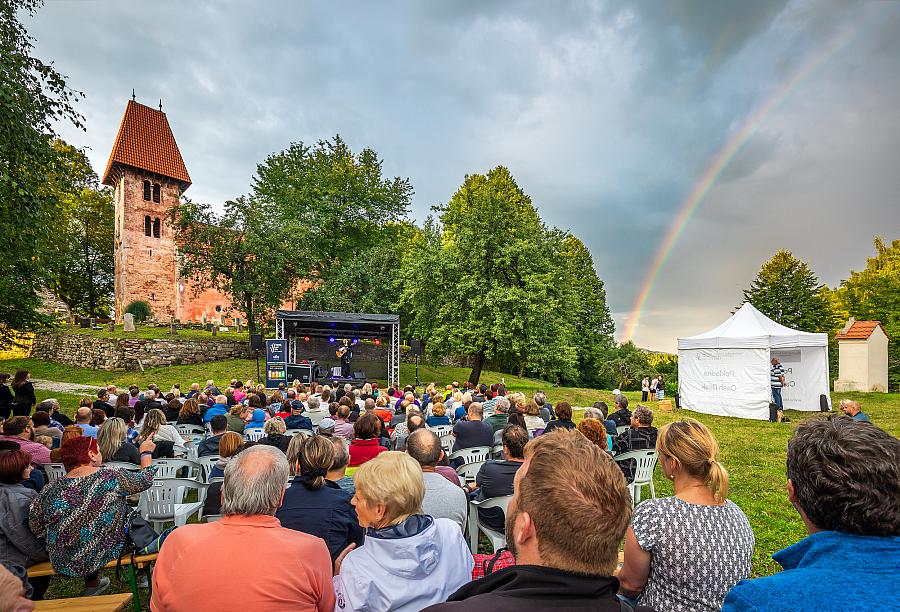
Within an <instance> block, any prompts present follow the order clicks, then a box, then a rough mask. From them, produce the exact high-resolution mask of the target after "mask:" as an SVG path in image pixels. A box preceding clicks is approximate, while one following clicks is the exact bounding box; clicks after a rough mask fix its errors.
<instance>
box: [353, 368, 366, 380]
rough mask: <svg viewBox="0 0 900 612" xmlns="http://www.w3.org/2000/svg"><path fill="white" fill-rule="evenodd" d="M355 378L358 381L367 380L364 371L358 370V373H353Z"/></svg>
mask: <svg viewBox="0 0 900 612" xmlns="http://www.w3.org/2000/svg"><path fill="white" fill-rule="evenodd" d="M353 378H355V379H356V380H365V379H366V373H365V372H363V371H362V370H357V371H356V372H354V373H353Z"/></svg>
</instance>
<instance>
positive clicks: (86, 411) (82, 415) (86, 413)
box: [75, 407, 93, 423]
mask: <svg viewBox="0 0 900 612" xmlns="http://www.w3.org/2000/svg"><path fill="white" fill-rule="evenodd" d="M92 416H93V413H92V411H91V409H90V408H87V407H83V408H79V409H78V411H77V412H75V422H76V423H90V422H91V417H92Z"/></svg>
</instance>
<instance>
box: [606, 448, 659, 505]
mask: <svg viewBox="0 0 900 612" xmlns="http://www.w3.org/2000/svg"><path fill="white" fill-rule="evenodd" d="M613 459H615V461H616V463H622V462H623V461H628V460H629V459H633V460H634V462H635V466H634V480H632V481H631V482H630V483H628V491H629V492H630V493H631V500H632V502H633V503H634V505H635V506H637V505H638V504H639V503H641V489H642V488H643V487H646V486H648V485H649V486H650V497H651V498H653V499H656V487H655V486H654V485H653V470H654V468H656V451H655V450H633V451H629V452H627V453H622V454H620V455H616V456H615V457H613Z"/></svg>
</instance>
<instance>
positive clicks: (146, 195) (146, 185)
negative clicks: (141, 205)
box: [144, 181, 150, 202]
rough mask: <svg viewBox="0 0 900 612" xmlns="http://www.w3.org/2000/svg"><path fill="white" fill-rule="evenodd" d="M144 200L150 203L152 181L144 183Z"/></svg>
mask: <svg viewBox="0 0 900 612" xmlns="http://www.w3.org/2000/svg"><path fill="white" fill-rule="evenodd" d="M144 199H145V200H147V201H148V202H149V201H150V181H144Z"/></svg>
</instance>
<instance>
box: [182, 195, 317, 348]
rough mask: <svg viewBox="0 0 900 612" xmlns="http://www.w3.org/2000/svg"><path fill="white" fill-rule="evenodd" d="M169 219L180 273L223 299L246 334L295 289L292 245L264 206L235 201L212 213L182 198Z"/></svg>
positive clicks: (244, 199)
mask: <svg viewBox="0 0 900 612" xmlns="http://www.w3.org/2000/svg"><path fill="white" fill-rule="evenodd" d="M171 221H172V223H173V224H174V226H175V227H176V228H177V230H178V231H176V232H175V236H176V238H175V241H176V245H177V246H178V254H179V269H180V271H181V274H182V275H184V276H185V277H186V278H191V279H193V281H194V282H195V283H196V284H197V286H198V287H211V288H215V289H218V290H219V291H221V292H222V293H224V294H226V295H228V296H229V298H230V299H231V303H232V305H233V306H234V307H235V308H237V309H238V310H240V311H241V312H242V313H243V314H244V317H245V318H246V320H247V327H248V329H249V331H250V333H255V332H256V329H257V326H258V324H259V322H260V321H261V320H263V319H264V318H266V317H267V316H268V314H269V313H270V312H271V311H272V310H274V309H275V308H277V307H278V306H279V305H281V304H282V303H283V302H284V301H285V300H286V299H288V298H289V297H291V295H292V293H294V291H295V290H296V288H297V279H298V278H299V277H300V275H302V273H303V269H302V268H298V267H297V260H298V258H297V257H296V252H297V245H296V241H295V240H294V238H293V237H292V236H291V234H290V232H289V231H288V230H287V229H286V228H285V227H284V226H283V225H282V224H280V223H279V222H278V219H277V218H276V216H275V214H274V211H272V210H270V207H269V206H266V205H265V204H261V203H259V202H256V201H254V200H253V199H252V198H248V197H240V198H237V199H236V200H230V201H228V202H226V203H225V211H224V212H223V213H222V214H221V215H217V214H215V213H214V212H213V211H212V209H211V208H210V207H209V205H206V204H199V203H195V202H192V201H190V200H187V199H185V200H183V201H181V202H179V203H178V204H176V205H175V206H173V207H172V210H171Z"/></svg>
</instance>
